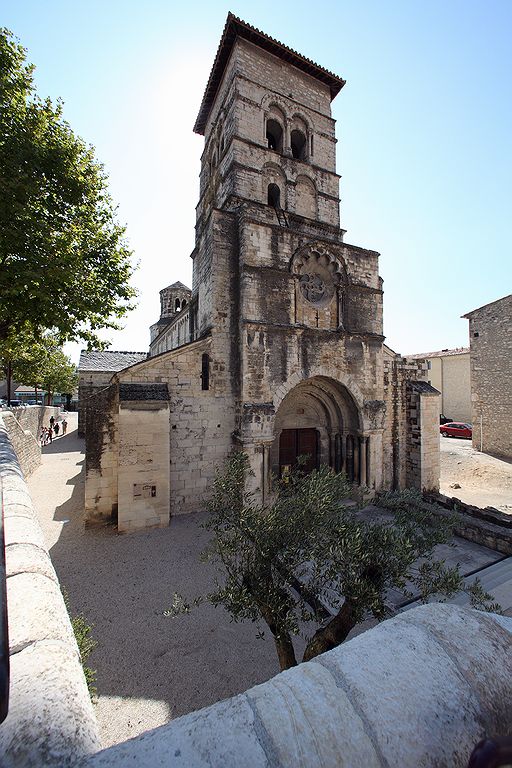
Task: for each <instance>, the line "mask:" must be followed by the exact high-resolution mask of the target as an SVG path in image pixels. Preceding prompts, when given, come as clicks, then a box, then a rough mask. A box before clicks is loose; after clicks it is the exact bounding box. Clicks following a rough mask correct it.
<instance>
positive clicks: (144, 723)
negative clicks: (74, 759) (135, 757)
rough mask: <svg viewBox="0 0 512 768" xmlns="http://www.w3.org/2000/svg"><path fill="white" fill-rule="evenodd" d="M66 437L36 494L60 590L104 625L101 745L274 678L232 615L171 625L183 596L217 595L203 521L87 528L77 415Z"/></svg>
mask: <svg viewBox="0 0 512 768" xmlns="http://www.w3.org/2000/svg"><path fill="white" fill-rule="evenodd" d="M68 421H69V428H68V429H70V430H71V431H68V434H67V435H66V436H65V437H59V438H57V440H54V442H53V444H52V445H50V446H47V447H45V448H44V449H43V463H42V466H41V467H39V468H38V469H37V470H36V471H35V472H34V474H33V475H32V476H31V477H30V478H29V488H30V492H31V494H32V498H33V500H34V503H35V507H36V509H37V511H38V513H39V516H40V521H41V525H42V528H43V531H44V534H45V537H46V541H47V544H48V547H49V549H50V554H51V557H52V561H53V564H54V566H55V569H56V571H57V573H58V576H59V579H60V582H61V585H62V586H64V587H65V588H66V589H67V591H68V593H69V599H70V604H71V609H72V612H73V613H80V612H83V614H84V615H85V617H86V618H87V620H88V621H89V622H90V623H91V624H93V625H94V630H93V631H94V637H95V638H96V640H97V641H98V647H97V649H96V650H95V651H94V653H93V654H92V655H91V657H90V662H89V663H90V666H92V667H93V668H94V669H96V670H97V676H98V680H97V688H98V700H97V703H96V715H97V718H98V722H99V725H100V732H101V738H102V743H103V746H104V747H106V746H110V745H112V744H116V743H118V742H121V741H125V740H126V739H127V738H132V737H133V736H136V735H138V734H139V733H142V732H143V731H146V730H148V729H150V728H155V727H157V726H158V725H161V724H163V723H166V722H168V721H169V720H171V719H173V718H175V717H177V716H180V715H182V714H185V713H186V712H190V711H192V710H195V709H199V708H200V707H203V706H207V705H209V704H212V703H213V702H215V701H218V700H220V699H224V698H227V697H229V696H232V695H234V694H236V693H240V692H242V691H244V690H246V689H247V688H249V687H250V686H252V685H255V684H256V683H259V682H263V681H264V680H268V679H269V678H270V677H272V676H273V675H275V674H276V673H277V672H278V671H279V668H278V664H277V657H276V654H275V650H274V645H273V642H272V641H271V640H270V639H265V640H258V639H256V626H255V625H253V624H234V623H231V622H230V621H229V616H228V614H227V613H226V612H225V611H224V610H223V609H222V608H213V607H212V606H210V605H204V606H201V607H199V608H197V609H194V610H193V611H192V613H191V614H190V615H187V616H181V617H178V618H176V619H170V618H166V617H165V616H163V611H164V610H165V608H167V607H168V606H169V605H170V603H171V599H172V595H173V593H174V592H180V593H183V594H185V595H186V596H187V597H188V596H190V597H195V596H196V595H198V594H204V593H205V592H206V591H208V589H210V588H211V587H212V584H213V577H214V574H213V572H212V569H211V567H209V566H207V565H203V564H202V563H199V559H198V556H199V552H200V551H201V549H202V548H203V547H204V546H205V544H206V541H207V538H206V533H205V531H204V530H203V529H201V528H200V527H199V524H200V523H201V520H202V519H203V518H204V516H202V515H199V514H197V515H186V516H183V517H175V518H173V520H172V524H171V526H170V527H169V528H164V529H159V530H154V531H148V532H146V533H131V534H129V535H118V534H117V533H116V532H115V530H114V529H113V528H112V527H105V528H95V529H85V528H84V524H83V494H84V481H83V461H84V455H83V440H81V439H79V438H77V436H76V431H75V425H76V415H75V414H70V415H69V418H68Z"/></svg>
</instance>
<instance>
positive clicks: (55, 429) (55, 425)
mask: <svg viewBox="0 0 512 768" xmlns="http://www.w3.org/2000/svg"><path fill="white" fill-rule="evenodd" d="M59 429H60V427H59V422H58V421H56V422H55V424H54V425H53V431H54V432H55V437H58V436H59Z"/></svg>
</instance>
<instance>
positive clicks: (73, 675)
mask: <svg viewBox="0 0 512 768" xmlns="http://www.w3.org/2000/svg"><path fill="white" fill-rule="evenodd" d="M0 495H1V497H2V502H3V512H4V519H5V554H6V573H7V606H8V620H9V647H10V667H11V675H10V703H9V714H8V716H7V719H6V720H5V721H4V723H3V724H2V725H1V726H0V755H1V757H0V763H1V765H2V767H3V768H44V767H45V766H48V767H50V766H52V767H55V768H62V767H63V766H70V765H72V764H73V763H75V762H76V761H77V760H78V759H79V758H81V757H83V756H84V755H88V754H91V753H94V752H96V751H97V750H98V749H99V746H100V744H99V738H98V728H97V724H96V720H95V716H94V713H93V709H92V705H91V702H90V699H89V694H88V691H87V685H86V682H85V678H84V675H83V672H82V667H81V665H80V656H79V652H78V648H77V645H76V642H75V638H74V635H73V630H72V628H71V623H70V621H69V617H68V613H67V610H66V606H65V604H64V600H63V598H62V594H61V591H60V587H59V582H58V579H57V576H56V573H55V570H54V568H53V566H52V563H51V560H50V556H49V554H48V550H47V548H46V545H45V542H44V538H43V534H42V531H41V528H40V526H39V523H38V520H37V517H36V514H35V511H34V508H33V505H32V501H31V499H30V495H29V493H28V489H27V486H26V483H25V481H24V479H23V474H22V471H21V468H20V466H19V463H18V461H17V458H16V454H15V452H14V449H13V447H12V444H11V442H10V440H9V436H8V434H7V430H6V429H5V427H4V426H3V425H2V424H0Z"/></svg>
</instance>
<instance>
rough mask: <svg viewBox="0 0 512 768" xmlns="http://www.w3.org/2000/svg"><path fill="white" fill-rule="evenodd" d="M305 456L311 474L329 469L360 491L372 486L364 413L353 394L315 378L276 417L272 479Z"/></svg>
mask: <svg viewBox="0 0 512 768" xmlns="http://www.w3.org/2000/svg"><path fill="white" fill-rule="evenodd" d="M301 455H302V456H306V465H305V466H306V469H307V470H312V469H315V468H317V467H319V466H320V465H321V464H327V465H328V466H330V467H332V468H333V469H334V470H335V471H336V472H342V471H343V472H345V473H346V474H347V476H348V478H349V480H351V481H353V482H355V483H357V484H359V485H370V481H369V477H370V467H369V461H368V458H369V445H368V438H367V437H366V436H364V435H363V434H362V417H361V413H360V411H359V409H358V407H357V404H356V402H355V400H354V398H353V397H352V395H351V394H350V392H349V390H348V389H347V388H346V387H345V386H344V385H343V384H341V383H340V382H338V381H335V380H334V379H331V378H328V377H324V376H315V377H313V378H311V379H306V380H304V381H301V382H300V383H299V384H297V386H295V387H294V388H293V389H292V390H290V392H288V394H287V395H286V396H285V397H284V399H283V400H282V402H281V404H280V406H279V408H278V410H277V412H276V415H275V422H274V441H273V443H272V445H271V447H270V465H271V468H272V473H273V474H274V475H277V476H283V474H286V473H287V472H288V471H289V469H291V468H292V467H293V466H294V465H296V463H297V459H298V457H299V456H301Z"/></svg>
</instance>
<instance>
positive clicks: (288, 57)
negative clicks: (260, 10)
mask: <svg viewBox="0 0 512 768" xmlns="http://www.w3.org/2000/svg"><path fill="white" fill-rule="evenodd" d="M237 37H243V38H244V39H245V40H249V42H251V43H253V44H254V45H257V46H259V47H260V48H263V49H264V50H266V51H268V52H269V53H272V54H273V55H274V56H277V57H279V58H280V59H282V60H283V61H286V62H288V63H289V64H292V65H293V66H294V67H297V69H301V70H302V71H303V72H307V74H308V75H311V77H314V78H316V79H317V80H320V81H321V82H323V83H325V85H327V86H328V87H329V90H330V92H331V99H334V97H335V96H336V94H337V93H338V92H339V91H340V90H341V89H342V88H343V86H344V85H345V80H343V78H341V77H338V75H335V74H333V72H329V70H328V69H324V68H323V67H320V66H319V65H318V64H315V62H314V61H311V59H307V58H306V57H305V56H302V54H300V53H297V51H294V50H293V49H292V48H288V46H286V45H283V43H280V42H279V40H275V39H274V38H273V37H270V36H269V35H266V34H265V33H264V32H261V31H260V30H259V29H256V27H252V26H251V25H250V24H247V22H246V21H243V20H242V19H239V18H238V17H237V16H234V15H233V14H232V13H228V18H227V21H226V25H225V27H224V31H223V33H222V37H221V40H220V43H219V47H218V50H217V55H216V57H215V61H214V63H213V67H212V71H211V73H210V79H209V80H208V85H207V86H206V90H205V92H204V96H203V101H202V103H201V108H200V109H199V114H198V116H197V120H196V123H195V125H194V131H195V133H201V134H204V131H205V128H206V123H207V121H208V115H209V114H210V110H211V108H212V106H213V102H214V100H215V96H216V95H217V91H218V90H219V87H220V84H221V82H222V77H223V75H224V71H225V69H226V66H227V63H228V61H229V56H230V54H231V49H232V48H233V45H234V44H235V40H236V38H237Z"/></svg>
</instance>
